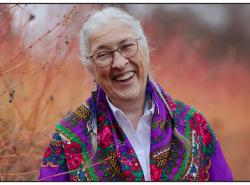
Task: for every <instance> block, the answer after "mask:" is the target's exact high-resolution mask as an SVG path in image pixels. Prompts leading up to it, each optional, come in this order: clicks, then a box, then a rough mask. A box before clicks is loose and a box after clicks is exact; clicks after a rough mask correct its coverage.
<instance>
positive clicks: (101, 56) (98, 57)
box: [96, 52, 109, 59]
mask: <svg viewBox="0 0 250 185" xmlns="http://www.w3.org/2000/svg"><path fill="white" fill-rule="evenodd" d="M107 56H109V53H108V52H100V53H98V54H97V55H96V58H97V59H102V58H105V57H107Z"/></svg>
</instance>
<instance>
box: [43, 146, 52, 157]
mask: <svg viewBox="0 0 250 185" xmlns="http://www.w3.org/2000/svg"><path fill="white" fill-rule="evenodd" d="M51 153H52V149H51V148H50V147H48V148H47V149H46V151H45V154H44V157H45V158H47V157H49V156H50V155H51Z"/></svg>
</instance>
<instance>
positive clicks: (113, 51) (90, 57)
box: [86, 37, 141, 68]
mask: <svg viewBox="0 0 250 185" xmlns="http://www.w3.org/2000/svg"><path fill="white" fill-rule="evenodd" d="M140 39H141V37H139V38H136V39H133V40H135V41H136V52H135V54H134V55H132V56H130V57H125V56H123V55H122V54H121V52H120V51H119V48H120V46H118V47H117V48H116V49H114V50H111V51H109V53H112V62H111V63H110V64H109V65H107V66H103V67H100V66H98V64H96V62H95V60H94V58H93V57H94V56H95V55H96V54H97V53H96V54H93V55H90V56H87V57H86V59H89V60H91V61H92V62H93V63H94V64H95V65H96V66H97V67H99V68H105V67H108V66H111V65H112V63H113V61H114V54H115V52H116V51H117V52H118V53H119V54H120V55H121V56H122V57H124V58H126V59H128V58H132V57H134V56H135V55H136V54H137V53H138V40H140Z"/></svg>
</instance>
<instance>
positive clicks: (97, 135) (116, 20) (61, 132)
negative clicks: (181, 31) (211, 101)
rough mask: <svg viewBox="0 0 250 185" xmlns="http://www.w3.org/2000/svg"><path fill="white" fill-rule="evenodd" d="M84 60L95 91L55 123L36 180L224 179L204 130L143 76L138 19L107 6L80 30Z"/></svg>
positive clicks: (219, 157) (145, 60) (196, 116)
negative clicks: (65, 116)
mask: <svg viewBox="0 0 250 185" xmlns="http://www.w3.org/2000/svg"><path fill="white" fill-rule="evenodd" d="M80 44H81V51H82V55H83V56H85V58H84V59H83V63H84V64H85V65H86V67H87V69H88V71H89V72H90V74H91V75H92V76H93V78H94V80H95V82H96V89H95V90H94V91H93V92H92V96H91V97H90V98H88V99H87V101H86V103H84V104H82V105H81V106H80V107H79V108H77V110H76V111H75V112H73V113H72V114H71V115H70V116H69V117H67V118H66V119H63V120H62V121H61V122H60V123H59V124H57V126H56V128H55V131H54V133H53V137H52V140H51V142H50V145H49V146H48V148H47V149H46V152H45V154H44V158H43V159H42V163H41V171H40V180H42V181H208V180H209V181H231V180H232V174H231V172H230V169H229V167H228V165H227V163H226V161H225V159H224V156H223V154H222V151H221V148H220V145H219V143H218V140H217V139H216V137H215V135H214V133H213V131H212V129H211V127H210V126H209V124H208V123H207V121H206V120H205V118H204V117H203V116H202V114H201V113H199V112H198V111H197V110H195V109H194V108H193V107H191V106H188V105H185V104H184V103H182V102H180V101H177V100H175V99H173V98H171V97H170V96H169V95H168V94H167V93H166V92H165V91H164V90H163V89H162V88H161V87H160V86H159V85H158V84H157V83H156V82H154V80H153V79H152V78H151V77H150V75H149V72H150V70H149V63H150V59H149V49H148V44H147V39H146V38H145V35H144V33H143V29H142V27H141V25H140V22H139V21H138V20H135V19H134V18H133V17H131V16H130V15H129V14H128V13H127V12H125V11H122V10H120V9H117V8H112V7H107V8H104V9H102V10H101V11H97V12H95V13H94V14H92V15H91V16H90V17H89V18H88V20H87V21H86V22H85V24H84V26H83V28H82V31H81V42H80Z"/></svg>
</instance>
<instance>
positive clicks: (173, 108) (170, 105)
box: [168, 101, 176, 111]
mask: <svg viewBox="0 0 250 185" xmlns="http://www.w3.org/2000/svg"><path fill="white" fill-rule="evenodd" d="M168 104H169V107H170V109H172V110H173V111H174V110H176V104H175V103H174V102H172V101H168Z"/></svg>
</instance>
